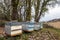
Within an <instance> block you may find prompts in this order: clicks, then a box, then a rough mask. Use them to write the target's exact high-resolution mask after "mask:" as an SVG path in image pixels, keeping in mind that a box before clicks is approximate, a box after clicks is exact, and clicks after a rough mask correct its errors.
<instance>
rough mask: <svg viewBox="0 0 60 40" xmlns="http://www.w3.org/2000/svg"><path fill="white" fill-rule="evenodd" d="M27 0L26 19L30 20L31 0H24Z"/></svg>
mask: <svg viewBox="0 0 60 40" xmlns="http://www.w3.org/2000/svg"><path fill="white" fill-rule="evenodd" d="M26 1H27V5H26V6H27V9H26V21H30V20H31V0H26Z"/></svg>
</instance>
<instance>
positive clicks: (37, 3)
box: [35, 0, 41, 22]
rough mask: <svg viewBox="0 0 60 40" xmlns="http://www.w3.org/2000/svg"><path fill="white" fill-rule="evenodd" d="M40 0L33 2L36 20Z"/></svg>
mask: <svg viewBox="0 0 60 40" xmlns="http://www.w3.org/2000/svg"><path fill="white" fill-rule="evenodd" d="M40 1H41V0H37V1H36V2H35V3H36V4H35V21H36V22H37V21H38V20H36V19H37V17H38V14H39V9H40Z"/></svg>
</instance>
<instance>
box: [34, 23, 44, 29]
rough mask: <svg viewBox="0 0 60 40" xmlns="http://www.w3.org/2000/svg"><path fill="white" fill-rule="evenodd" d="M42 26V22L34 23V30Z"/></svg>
mask: <svg viewBox="0 0 60 40" xmlns="http://www.w3.org/2000/svg"><path fill="white" fill-rule="evenodd" d="M42 28H43V23H35V24H34V30H39V29H42Z"/></svg>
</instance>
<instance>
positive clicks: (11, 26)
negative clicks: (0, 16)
mask: <svg viewBox="0 0 60 40" xmlns="http://www.w3.org/2000/svg"><path fill="white" fill-rule="evenodd" d="M5 33H6V34H7V35H9V36H16V35H20V34H22V25H21V24H20V23H19V22H9V23H6V24H5Z"/></svg>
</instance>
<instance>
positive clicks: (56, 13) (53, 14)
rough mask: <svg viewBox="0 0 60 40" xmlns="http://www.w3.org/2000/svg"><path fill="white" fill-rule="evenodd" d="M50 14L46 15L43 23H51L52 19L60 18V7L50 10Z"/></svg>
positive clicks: (42, 19)
mask: <svg viewBox="0 0 60 40" xmlns="http://www.w3.org/2000/svg"><path fill="white" fill-rule="evenodd" d="M48 12H49V13H47V14H45V16H44V17H42V18H41V21H49V20H52V19H57V18H60V6H55V7H54V8H50V9H49V11H48Z"/></svg>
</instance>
